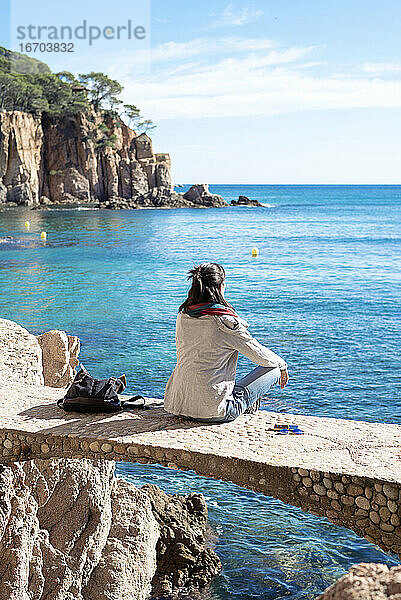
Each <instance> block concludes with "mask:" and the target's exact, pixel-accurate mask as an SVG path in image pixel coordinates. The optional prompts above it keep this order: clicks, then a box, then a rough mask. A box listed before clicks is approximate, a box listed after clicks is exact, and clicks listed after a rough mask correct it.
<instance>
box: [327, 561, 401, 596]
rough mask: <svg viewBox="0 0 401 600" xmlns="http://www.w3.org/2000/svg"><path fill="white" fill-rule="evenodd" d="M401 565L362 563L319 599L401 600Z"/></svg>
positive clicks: (352, 568) (355, 566) (353, 567)
mask: <svg viewBox="0 0 401 600" xmlns="http://www.w3.org/2000/svg"><path fill="white" fill-rule="evenodd" d="M400 598H401V566H397V567H393V568H392V569H389V568H388V567H387V566H386V565H381V564H375V563H366V564H365V563H361V564H359V565H354V566H352V567H351V568H350V570H349V571H348V573H346V574H345V575H343V577H340V579H339V580H338V581H336V583H335V584H334V585H332V586H330V587H329V588H327V590H325V591H324V592H323V594H322V595H321V596H319V598H317V600H400Z"/></svg>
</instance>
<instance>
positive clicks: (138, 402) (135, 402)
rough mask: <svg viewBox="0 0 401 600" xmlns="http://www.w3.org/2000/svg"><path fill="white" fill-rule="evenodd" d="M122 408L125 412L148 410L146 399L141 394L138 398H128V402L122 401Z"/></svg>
mask: <svg viewBox="0 0 401 600" xmlns="http://www.w3.org/2000/svg"><path fill="white" fill-rule="evenodd" d="M121 406H122V407H123V409H124V410H130V409H132V408H140V409H142V410H146V409H147V408H148V407H147V406H146V399H145V398H144V397H143V396H140V395H139V394H138V395H136V396H132V398H128V400H121Z"/></svg>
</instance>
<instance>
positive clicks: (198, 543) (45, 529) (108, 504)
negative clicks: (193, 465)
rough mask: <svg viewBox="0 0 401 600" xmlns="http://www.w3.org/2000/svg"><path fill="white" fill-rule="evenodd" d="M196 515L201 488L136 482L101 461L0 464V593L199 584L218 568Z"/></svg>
mask: <svg viewBox="0 0 401 600" xmlns="http://www.w3.org/2000/svg"><path fill="white" fill-rule="evenodd" d="M147 488H148V489H147ZM154 507H156V508H154ZM180 508H182V512H181V511H180V510H179V509H180ZM206 521H207V509H206V504H205V501H204V499H203V497H202V496H201V495H199V494H190V495H189V496H184V497H178V496H173V497H171V496H167V495H166V494H164V493H163V492H162V491H161V490H159V489H158V488H156V486H145V487H144V488H142V489H137V488H135V487H134V486H133V485H132V484H130V483H128V482H126V481H124V480H121V479H116V478H115V477H114V463H113V462H111V461H90V460H85V459H83V460H82V459H58V460H37V461H28V462H25V463H17V464H15V465H14V466H12V467H2V468H1V472H0V557H1V561H0V600H44V599H46V600H94V599H95V598H96V600H145V598H147V597H148V596H149V593H150V592H151V591H152V589H153V593H158V590H159V589H160V582H163V589H165V590H169V591H172V590H173V589H176V588H177V587H178V586H180V587H184V588H185V587H186V588H191V587H192V586H194V587H199V586H202V585H205V584H206V583H208V582H209V581H210V579H211V578H212V577H213V576H214V575H215V574H216V573H217V572H218V571H219V570H220V561H219V559H218V558H217V556H216V555H215V554H214V552H213V551H212V550H209V549H205V548H204V541H205V525H206ZM166 556H168V557H169V559H168V560H166ZM152 580H154V581H155V587H153V585H152Z"/></svg>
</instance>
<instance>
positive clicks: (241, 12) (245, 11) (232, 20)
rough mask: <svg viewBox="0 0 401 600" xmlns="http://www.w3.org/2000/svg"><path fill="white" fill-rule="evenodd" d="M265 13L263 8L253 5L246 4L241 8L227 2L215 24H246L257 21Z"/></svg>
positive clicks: (216, 25)
mask: <svg viewBox="0 0 401 600" xmlns="http://www.w3.org/2000/svg"><path fill="white" fill-rule="evenodd" d="M262 15H263V10H259V9H257V8H255V7H253V6H244V7H243V8H241V9H235V7H234V5H233V4H227V6H226V7H225V9H224V10H223V12H222V13H220V14H219V15H213V16H216V17H217V20H216V22H215V24H214V26H215V27H218V26H226V25H236V26H241V25H246V24H247V23H251V22H252V21H256V20H257V19H259V18H260V17H261V16H262Z"/></svg>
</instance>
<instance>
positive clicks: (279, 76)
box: [108, 38, 401, 121]
mask: <svg viewBox="0 0 401 600" xmlns="http://www.w3.org/2000/svg"><path fill="white" fill-rule="evenodd" d="M317 50H318V49H317V48H316V47H314V46H308V47H296V46H294V47H288V48H278V47H274V44H273V43H272V42H271V41H270V40H268V39H246V38H241V39H240V38H221V39H214V38H211V39H206V38H201V39H197V40H192V41H190V42H182V43H177V42H169V43H167V44H162V45H160V46H157V47H156V48H154V49H153V52H152V72H151V73H147V74H146V73H145V72H144V73H142V74H141V75H140V76H137V75H135V76H134V75H133V72H134V69H131V70H130V68H129V67H130V64H131V65H135V56H136V55H134V56H133V60H132V61H120V63H119V64H118V65H114V68H113V69H110V72H112V76H114V77H116V78H117V79H118V80H120V81H121V82H122V83H123V85H124V88H125V89H124V93H123V96H124V100H125V101H126V102H129V103H134V104H136V105H138V106H140V107H141V108H142V112H143V113H144V114H146V116H149V117H150V118H152V119H153V120H154V121H160V120H162V119H175V118H177V119H198V118H205V117H206V118H207V117H210V118H216V117H218V118H223V117H245V118H248V117H250V116H263V115H272V114H279V113H290V112H298V111H305V110H327V109H333V110H334V109H349V108H400V107H401V81H400V80H399V79H396V78H393V79H391V78H389V76H388V74H387V76H386V77H385V78H380V77H378V76H377V75H376V74H375V75H372V73H375V72H374V71H373V70H371V71H369V69H366V65H365V66H364V68H363V69H362V72H361V71H359V74H358V75H355V70H354V69H352V70H350V72H344V73H342V74H338V73H337V72H332V73H331V72H330V69H329V65H327V64H325V65H324V71H323V70H322V69H321V68H320V69H318V70H317V71H316V70H311V67H319V66H321V64H322V63H319V62H317V61H313V58H314V57H312V60H308V62H306V61H305V58H306V57H307V58H308V59H309V58H310V57H311V55H312V54H313V53H316V52H317ZM393 70H394V69H393ZM382 71H383V69H382ZM108 72H109V71H108ZM361 73H362V74H361Z"/></svg>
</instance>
